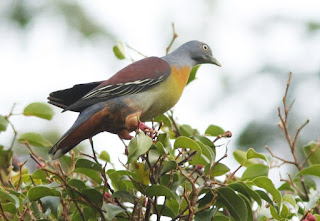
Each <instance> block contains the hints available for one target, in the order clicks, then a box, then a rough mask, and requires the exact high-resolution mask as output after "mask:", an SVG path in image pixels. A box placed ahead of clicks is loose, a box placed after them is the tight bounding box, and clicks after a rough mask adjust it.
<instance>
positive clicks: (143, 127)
mask: <svg viewBox="0 0 320 221" xmlns="http://www.w3.org/2000/svg"><path fill="white" fill-rule="evenodd" d="M139 128H140V130H142V131H143V132H144V133H145V134H147V133H150V137H151V138H152V137H153V136H154V135H156V134H158V131H157V130H155V129H153V128H151V127H148V126H147V125H146V124H145V123H143V122H141V121H140V122H139Z"/></svg>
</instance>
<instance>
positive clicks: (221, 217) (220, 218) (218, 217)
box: [213, 214, 231, 221]
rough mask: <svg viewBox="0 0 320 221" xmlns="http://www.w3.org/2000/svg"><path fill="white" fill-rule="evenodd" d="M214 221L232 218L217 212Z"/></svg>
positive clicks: (228, 220) (226, 220)
mask: <svg viewBox="0 0 320 221" xmlns="http://www.w3.org/2000/svg"><path fill="white" fill-rule="evenodd" d="M213 220H214V221H230V220H231V219H230V218H229V217H227V216H224V215H221V214H217V215H216V216H214V217H213Z"/></svg>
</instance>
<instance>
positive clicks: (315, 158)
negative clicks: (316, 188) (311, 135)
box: [303, 141, 320, 165]
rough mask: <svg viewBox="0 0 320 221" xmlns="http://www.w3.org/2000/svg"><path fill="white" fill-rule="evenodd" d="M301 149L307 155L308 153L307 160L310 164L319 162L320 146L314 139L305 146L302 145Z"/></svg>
mask: <svg viewBox="0 0 320 221" xmlns="http://www.w3.org/2000/svg"><path fill="white" fill-rule="evenodd" d="M303 149H304V151H305V153H306V155H307V156H309V155H310V156H309V158H308V162H309V164H310V165H314V164H320V148H319V146H318V143H316V142H314V141H313V142H310V143H308V144H307V145H306V146H304V147H303ZM311 151H312V152H313V153H312V152H311Z"/></svg>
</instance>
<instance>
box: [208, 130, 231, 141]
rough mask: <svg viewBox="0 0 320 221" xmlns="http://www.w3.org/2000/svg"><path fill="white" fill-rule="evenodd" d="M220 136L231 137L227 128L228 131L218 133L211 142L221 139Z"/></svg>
mask: <svg viewBox="0 0 320 221" xmlns="http://www.w3.org/2000/svg"><path fill="white" fill-rule="evenodd" d="M222 137H227V138H230V137H232V133H231V131H229V130H228V131H226V132H224V133H223V134H219V135H218V136H217V137H216V139H214V141H212V143H215V142H216V141H217V140H219V139H221V138H222Z"/></svg>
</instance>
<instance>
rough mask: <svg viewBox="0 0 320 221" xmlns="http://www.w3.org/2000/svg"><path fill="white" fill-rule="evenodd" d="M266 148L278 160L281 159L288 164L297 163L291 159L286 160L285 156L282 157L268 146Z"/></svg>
mask: <svg viewBox="0 0 320 221" xmlns="http://www.w3.org/2000/svg"><path fill="white" fill-rule="evenodd" d="M264 148H266V150H267V151H268V152H269V153H270V154H271V156H272V157H274V158H276V159H278V160H281V161H282V162H284V163H287V164H293V165H296V163H295V162H294V161H290V160H286V159H284V158H281V157H279V156H277V155H275V154H274V153H273V152H272V151H271V150H270V148H269V147H268V146H265V147H264Z"/></svg>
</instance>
